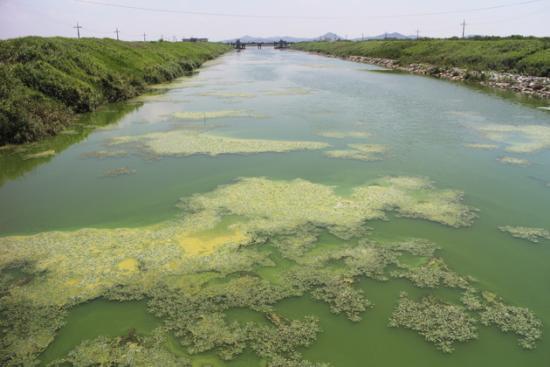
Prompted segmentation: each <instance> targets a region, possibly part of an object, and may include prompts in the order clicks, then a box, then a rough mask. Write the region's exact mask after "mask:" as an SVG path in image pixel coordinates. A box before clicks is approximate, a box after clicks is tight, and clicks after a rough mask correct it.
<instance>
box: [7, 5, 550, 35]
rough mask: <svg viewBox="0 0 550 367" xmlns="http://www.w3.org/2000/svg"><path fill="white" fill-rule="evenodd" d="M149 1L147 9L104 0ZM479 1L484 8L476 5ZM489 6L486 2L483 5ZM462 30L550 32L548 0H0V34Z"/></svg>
mask: <svg viewBox="0 0 550 367" xmlns="http://www.w3.org/2000/svg"><path fill="white" fill-rule="evenodd" d="M108 4H111V5H122V6H129V7H141V8H149V9H155V10H156V11H146V10H138V9H130V8H120V7H113V6H107V5H108ZM482 8H483V9H482ZM489 8H491V9H489ZM463 19H466V23H467V26H466V33H467V34H491V35H501V36H504V35H510V34H523V35H536V36H550V22H549V20H550V0H534V1H529V0H523V1H522V0H461V1H452V2H451V1H441V0H417V1H410V0H394V1H380V0H377V1H371V0H332V1H319V0H277V1H266V0H263V1H262V0H232V1H231V0H201V1H190V0H180V1H178V0H155V1H151V0H133V1H130V0H0V38H12V37H18V36H25V35H41V36H53V35H59V36H69V37H74V36H76V30H75V29H73V28H72V27H73V26H74V25H75V24H76V22H77V21H78V22H79V23H80V24H81V25H82V26H83V27H84V28H83V29H82V30H81V33H82V35H83V36H85V37H89V36H93V37H114V30H115V29H116V28H117V27H118V28H119V29H120V31H121V33H120V37H121V39H125V40H133V39H143V33H144V32H145V33H146V34H147V37H148V39H158V38H159V37H161V35H163V36H164V37H165V38H167V39H172V37H174V36H176V37H178V38H181V37H190V36H196V37H198V36H204V37H209V38H211V39H213V40H223V39H228V38H235V37H240V36H243V35H246V34H248V35H254V36H273V35H292V36H304V37H316V36H319V35H321V34H324V33H326V32H334V33H337V34H339V35H340V36H342V37H346V36H347V37H349V38H355V37H361V35H362V34H365V36H367V35H377V34H382V33H385V32H400V33H403V34H415V33H416V30H417V29H420V34H421V35H426V36H434V37H441V36H455V35H460V33H461V26H460V23H461V22H462V20H463Z"/></svg>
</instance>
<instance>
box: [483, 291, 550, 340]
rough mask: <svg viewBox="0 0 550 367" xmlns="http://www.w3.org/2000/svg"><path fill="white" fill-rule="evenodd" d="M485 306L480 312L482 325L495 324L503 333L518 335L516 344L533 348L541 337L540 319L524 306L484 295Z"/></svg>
mask: <svg viewBox="0 0 550 367" xmlns="http://www.w3.org/2000/svg"><path fill="white" fill-rule="evenodd" d="M485 300H486V301H487V303H488V304H487V306H486V307H485V308H484V310H483V311H482V312H481V313H480V316H481V322H482V323H483V324H484V325H495V326H496V327H498V328H499V329H500V330H502V331H503V332H505V333H512V334H516V335H517V336H518V344H519V345H520V346H521V347H522V348H524V349H533V348H535V346H536V342H537V341H538V340H539V339H540V338H541V337H542V330H541V329H542V321H540V320H539V319H538V318H537V317H536V316H535V315H534V314H533V312H531V311H530V310H529V309H527V308H525V307H517V306H510V305H506V304H504V303H503V302H502V301H501V300H500V299H499V298H498V297H496V296H495V295H491V296H490V297H487V296H485Z"/></svg>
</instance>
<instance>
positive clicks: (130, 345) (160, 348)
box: [48, 328, 191, 367]
mask: <svg viewBox="0 0 550 367" xmlns="http://www.w3.org/2000/svg"><path fill="white" fill-rule="evenodd" d="M166 338H167V336H166V335H165V332H164V331H163V330H162V328H159V329H156V330H154V331H153V333H152V335H151V336H141V335H137V334H136V333H135V330H129V331H128V335H126V336H121V337H115V338H108V337H104V336H100V337H98V338H96V339H93V340H85V341H84V342H82V343H81V344H79V345H78V346H77V347H76V348H74V349H73V350H72V351H70V352H69V354H68V355H67V356H66V357H64V358H61V359H59V360H56V361H54V362H52V363H50V364H48V366H52V367H55V366H74V367H77V366H130V365H131V366H136V367H147V366H154V365H158V366H167V367H191V361H190V360H189V359H187V358H185V357H181V356H176V355H174V354H173V353H170V352H169V351H168V350H167V349H166V348H164V345H163V344H164V343H165V341H166Z"/></svg>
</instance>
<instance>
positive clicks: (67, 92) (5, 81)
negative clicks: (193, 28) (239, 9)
mask: <svg viewBox="0 0 550 367" xmlns="http://www.w3.org/2000/svg"><path fill="white" fill-rule="evenodd" d="M228 50H229V47H228V46H225V45H222V44H215V43H181V42H180V43H172V42H121V41H115V40H111V39H92V38H90V39H68V38H40V37H26V38H19V39H12V40H5V41H0V145H3V144H17V143H25V142H30V141H36V140H39V139H41V138H44V137H46V136H50V135H55V134H56V133H57V132H59V131H60V130H62V129H63V128H64V127H66V126H67V125H69V124H70V123H71V121H73V119H74V117H75V114H77V113H83V112H89V111H93V110H94V109H95V108H96V107H98V106H100V105H102V104H105V103H110V102H116V101H121V100H125V99H128V98H131V97H134V96H136V95H138V94H140V93H142V92H143V91H145V89H146V86H147V85H148V84H154V83H160V82H165V81H169V80H172V79H175V78H177V77H179V76H182V75H184V74H186V73H189V72H191V71H192V70H193V69H195V68H197V67H199V66H200V65H201V64H202V63H204V62H205V61H207V60H210V59H212V58H214V57H216V56H219V55H221V54H222V53H224V52H226V51H228Z"/></svg>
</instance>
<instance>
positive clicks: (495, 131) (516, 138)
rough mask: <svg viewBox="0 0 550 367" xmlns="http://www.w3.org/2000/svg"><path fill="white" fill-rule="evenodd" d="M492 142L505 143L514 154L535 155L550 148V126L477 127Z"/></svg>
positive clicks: (498, 125) (492, 125) (495, 125)
mask: <svg viewBox="0 0 550 367" xmlns="http://www.w3.org/2000/svg"><path fill="white" fill-rule="evenodd" d="M475 128H476V129H477V130H479V131H480V132H481V133H482V134H483V135H485V137H487V138H488V139H490V140H493V141H496V142H499V143H504V144H506V145H507V148H506V150H507V151H509V152H513V153H533V152H536V151H539V150H543V149H549V148H550V126H544V125H500V124H490V125H484V126H479V127H475Z"/></svg>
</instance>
